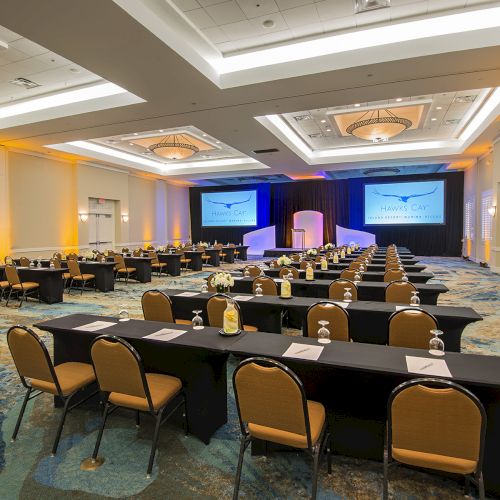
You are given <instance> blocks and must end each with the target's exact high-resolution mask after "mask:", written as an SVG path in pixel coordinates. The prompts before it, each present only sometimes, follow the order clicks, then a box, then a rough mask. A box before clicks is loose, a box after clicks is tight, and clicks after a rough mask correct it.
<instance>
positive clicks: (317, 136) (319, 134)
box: [309, 132, 325, 139]
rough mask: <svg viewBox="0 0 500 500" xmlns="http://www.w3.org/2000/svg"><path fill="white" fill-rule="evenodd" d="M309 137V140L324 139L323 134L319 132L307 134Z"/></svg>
mask: <svg viewBox="0 0 500 500" xmlns="http://www.w3.org/2000/svg"><path fill="white" fill-rule="evenodd" d="M309 137H310V138H311V139H319V138H321V137H325V134H323V133H321V132H318V133H316V134H309Z"/></svg>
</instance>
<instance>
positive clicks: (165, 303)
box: [141, 290, 191, 325]
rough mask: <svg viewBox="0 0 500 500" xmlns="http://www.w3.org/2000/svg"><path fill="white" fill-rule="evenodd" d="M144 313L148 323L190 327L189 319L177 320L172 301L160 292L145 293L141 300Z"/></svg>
mask: <svg viewBox="0 0 500 500" xmlns="http://www.w3.org/2000/svg"><path fill="white" fill-rule="evenodd" d="M141 304H142V313H143V315H144V319H145V320H147V321H160V322H162V323H177V324H179V325H190V324H191V321H190V320H187V319H175V316H174V309H173V307H172V300H171V299H170V297H169V296H167V295H165V294H164V293H162V292H160V291H159V290H148V291H147V292H144V294H143V295H142V299H141Z"/></svg>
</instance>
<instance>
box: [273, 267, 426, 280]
mask: <svg viewBox="0 0 500 500" xmlns="http://www.w3.org/2000/svg"><path fill="white" fill-rule="evenodd" d="M299 272H300V274H301V276H303V277H305V271H302V270H301V271H299ZM341 272H342V271H338V270H337V271H331V270H328V271H321V270H320V269H315V270H314V277H315V278H317V279H320V280H331V281H333V280H336V279H337V278H340V273H341ZM279 273H280V270H279V268H275V269H266V270H265V271H264V274H265V275H266V276H271V277H273V278H277V277H278V276H279ZM384 274H385V272H377V271H367V272H365V273H363V281H384ZM406 275H407V276H408V280H409V281H411V282H412V283H427V281H429V280H430V279H432V278H434V274H433V273H424V272H421V273H406Z"/></svg>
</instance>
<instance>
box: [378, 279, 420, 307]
mask: <svg viewBox="0 0 500 500" xmlns="http://www.w3.org/2000/svg"><path fill="white" fill-rule="evenodd" d="M416 291H417V287H416V286H415V285H414V284H413V283H410V282H409V281H392V282H391V283H389V284H388V285H387V287H386V288H385V301H386V302H399V303H400V304H409V303H410V299H411V292H416Z"/></svg>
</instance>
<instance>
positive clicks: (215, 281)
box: [210, 273, 234, 289]
mask: <svg viewBox="0 0 500 500" xmlns="http://www.w3.org/2000/svg"><path fill="white" fill-rule="evenodd" d="M210 284H211V285H212V286H213V287H215V288H224V289H227V288H229V287H232V286H234V278H233V277H232V276H231V275H230V274H229V273H217V274H216V275H215V276H214V277H213V278H212V279H211V280H210Z"/></svg>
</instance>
